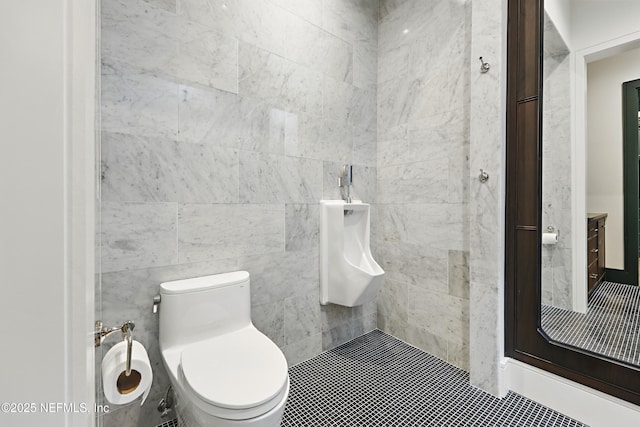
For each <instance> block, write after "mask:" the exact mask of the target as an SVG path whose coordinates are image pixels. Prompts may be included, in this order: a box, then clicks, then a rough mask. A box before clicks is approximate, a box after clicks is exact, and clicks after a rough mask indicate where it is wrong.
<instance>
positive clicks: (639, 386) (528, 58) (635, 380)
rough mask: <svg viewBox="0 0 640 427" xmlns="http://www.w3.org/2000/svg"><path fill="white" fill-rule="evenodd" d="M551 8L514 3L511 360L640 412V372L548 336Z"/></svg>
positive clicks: (508, 273) (539, 2)
mask: <svg viewBox="0 0 640 427" xmlns="http://www.w3.org/2000/svg"><path fill="white" fill-rule="evenodd" d="M543 7H544V5H543V0H509V3H508V14H509V24H508V42H507V55H508V58H507V170H506V177H507V182H506V205H505V207H506V215H505V225H506V230H505V236H506V242H505V248H506V253H505V287H506V288H505V324H506V327H505V353H506V355H507V356H509V357H512V358H514V359H517V360H520V361H522V362H525V363H527V364H530V365H533V366H536V367H538V368H541V369H544V370H546V371H549V372H552V373H554V374H557V375H560V376H563V377H565V378H568V379H570V380H572V381H576V382H578V383H581V384H584V385H586V386H589V387H592V388H594V389H597V390H600V391H603V392H605V393H608V394H610V395H613V396H616V397H619V398H621V399H624V400H627V401H629V402H632V403H635V404H640V369H638V367H635V366H631V365H626V364H623V363H621V362H617V361H613V360H610V359H606V358H604V357H602V356H599V355H596V354H593V353H590V352H587V351H584V350H582V349H579V348H575V347H571V346H567V345H563V344H558V343H553V342H551V341H550V340H549V339H548V337H547V336H546V334H545V333H544V332H543V331H542V330H541V329H540V266H541V255H540V254H541V251H540V248H541V233H540V224H541V215H542V209H541V207H542V177H541V171H542V155H541V148H542V144H541V135H542V132H541V112H542V108H543V106H542V105H541V104H540V100H541V99H542V96H541V95H542V89H543V88H542V84H541V78H540V76H541V75H542V57H541V41H542V17H543V16H544V13H543V10H544V9H543ZM585 286H586V284H585Z"/></svg>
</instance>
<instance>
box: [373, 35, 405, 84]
mask: <svg viewBox="0 0 640 427" xmlns="http://www.w3.org/2000/svg"><path fill="white" fill-rule="evenodd" d="M377 74H378V82H377V83H378V85H380V84H382V83H385V82H388V81H389V80H395V79H398V78H403V79H407V78H408V75H409V45H408V44H402V45H399V46H394V47H393V48H392V49H390V50H385V51H383V50H378V73H377Z"/></svg>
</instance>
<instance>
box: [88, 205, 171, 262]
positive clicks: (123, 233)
mask: <svg viewBox="0 0 640 427" xmlns="http://www.w3.org/2000/svg"><path fill="white" fill-rule="evenodd" d="M101 209H102V215H101V222H102V223H101V233H100V241H101V243H102V247H101V257H102V272H103V273H106V272H109V271H118V270H130V269H137V268H146V267H152V266H161V265H169V264H175V263H176V262H177V261H178V256H177V255H178V254H177V245H176V243H177V242H176V234H177V228H176V227H177V217H176V215H177V205H176V204H175V203H117V202H111V203H102V205H101Z"/></svg>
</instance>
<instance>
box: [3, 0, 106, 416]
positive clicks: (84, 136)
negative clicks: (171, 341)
mask: <svg viewBox="0 0 640 427" xmlns="http://www.w3.org/2000/svg"><path fill="white" fill-rule="evenodd" d="M94 14H95V4H94V2H89V1H82V0H24V1H19V2H8V1H5V2H0V57H1V58H2V61H1V62H0V82H1V83H0V135H1V136H0V200H1V207H2V209H0V289H1V290H2V297H1V298H0V336H2V339H3V342H4V345H3V346H2V348H3V351H2V354H1V355H0V378H2V387H0V402H8V403H16V404H18V403H21V404H25V403H27V404H35V406H29V407H28V409H29V410H31V411H32V413H25V412H24V406H22V407H21V406H15V407H14V409H15V410H16V413H7V412H5V411H0V425H3V426H5V425H6V426H15V427H21V426H41V425H47V426H53V427H55V426H63V425H64V426H80V425H82V426H91V425H93V419H94V414H93V412H92V411H93V408H92V407H89V408H88V409H89V410H90V412H89V413H86V414H83V413H75V414H74V413H73V412H71V411H70V409H71V408H69V409H68V410H67V411H65V410H63V409H62V408H61V407H58V406H55V404H58V403H74V402H75V403H80V402H83V403H86V404H88V405H92V402H93V400H92V395H93V391H92V388H93V378H92V377H91V376H90V375H91V374H92V369H93V366H92V353H91V351H90V344H89V343H90V340H91V336H90V335H89V333H88V332H89V331H90V329H91V325H90V323H91V320H92V319H91V317H92V316H93V314H90V313H91V312H92V311H93V305H92V304H93V300H92V297H91V298H90V297H89V295H92V293H93V284H92V283H91V282H90V283H88V284H87V283H86V279H87V278H91V280H92V275H93V265H92V263H93V260H92V259H91V258H92V255H93V252H92V250H91V247H92V244H93V240H92V239H93V236H92V235H91V234H92V232H93V218H92V216H93V211H92V208H91V206H92V203H93V198H92V197H91V194H93V182H92V181H89V182H88V183H86V182H85V180H86V178H87V176H91V172H90V171H91V170H92V169H93V166H92V156H93V148H92V147H93V110H94V108H93V104H92V103H93V99H94V97H93V93H94V90H93V87H92V86H93V84H92V82H93V81H94V75H95V74H94V71H93V70H94V65H93V64H94V62H93V58H94V57H95V56H94V53H93V52H94V51H95V24H94V23H95V20H94ZM92 24H94V25H93V28H92V27H91V25H92ZM87 26H88V28H89V30H88V31H86V29H87ZM87 146H88V147H87ZM89 156H91V157H89ZM87 248H88V251H87ZM85 285H88V286H87V287H85ZM41 404H45V405H46V404H54V406H53V407H51V406H46V408H53V411H52V410H51V409H48V410H45V408H43V407H42V406H40V405H41ZM78 408H79V406H78ZM34 410H35V411H34ZM47 411H48V412H47ZM33 412H35V413H33Z"/></svg>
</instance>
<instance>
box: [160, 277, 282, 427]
mask: <svg viewBox="0 0 640 427" xmlns="http://www.w3.org/2000/svg"><path fill="white" fill-rule="evenodd" d="M160 295H161V300H162V303H161V306H160V352H161V354H162V361H163V363H164V366H165V368H166V369H167V372H168V373H169V379H170V381H171V384H172V385H173V388H174V390H175V394H176V404H175V409H176V414H177V416H178V420H179V423H180V425H181V426H185V427H204V426H207V427H208V426H215V427H227V426H229V427H233V426H235V427H240V426H251V427H274V426H279V425H280V422H281V420H282V414H283V413H284V407H285V403H286V401H287V397H288V395H289V375H288V370H287V361H286V359H285V357H284V355H283V354H282V351H281V350H280V349H279V348H278V346H277V345H276V344H275V343H273V342H272V341H271V340H270V339H269V338H267V336H265V335H264V334H263V333H262V332H260V331H258V330H257V329H256V328H255V327H254V326H253V324H252V322H251V304H250V282H249V273H247V272H246V271H236V272H233V273H225V274H216V275H212V276H205V277H198V278H194V279H186V280H177V281H173V282H165V283H162V284H161V285H160Z"/></svg>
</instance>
